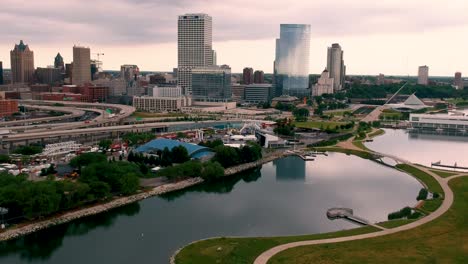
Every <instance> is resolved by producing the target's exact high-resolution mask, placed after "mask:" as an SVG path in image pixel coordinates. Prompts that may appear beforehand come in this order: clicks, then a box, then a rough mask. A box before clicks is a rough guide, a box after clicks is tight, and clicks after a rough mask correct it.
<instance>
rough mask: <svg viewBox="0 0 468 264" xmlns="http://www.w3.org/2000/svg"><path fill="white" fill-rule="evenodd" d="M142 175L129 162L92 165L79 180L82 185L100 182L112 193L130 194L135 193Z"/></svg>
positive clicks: (135, 166) (86, 168)
mask: <svg viewBox="0 0 468 264" xmlns="http://www.w3.org/2000/svg"><path fill="white" fill-rule="evenodd" d="M142 176H143V174H142V173H141V172H140V169H139V167H138V166H137V165H135V164H133V163H129V162H121V161H117V162H113V163H108V162H101V163H92V164H90V165H88V166H86V167H85V168H83V170H82V172H81V176H80V178H79V180H80V181H81V182H84V183H88V184H91V183H92V182H96V181H102V182H105V183H107V184H109V186H110V187H111V191H112V192H116V193H122V194H130V193H133V192H136V190H137V189H138V186H139V179H138V178H139V177H142Z"/></svg>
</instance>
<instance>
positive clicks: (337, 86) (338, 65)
mask: <svg viewBox="0 0 468 264" xmlns="http://www.w3.org/2000/svg"><path fill="white" fill-rule="evenodd" d="M343 53H344V52H343V50H342V49H341V46H340V44H338V43H334V44H332V46H331V47H328V53H327V70H328V72H329V73H330V78H333V92H338V91H341V90H343V88H344V81H345V75H346V66H345V65H344V60H343Z"/></svg>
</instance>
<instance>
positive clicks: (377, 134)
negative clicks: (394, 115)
mask: <svg viewBox="0 0 468 264" xmlns="http://www.w3.org/2000/svg"><path fill="white" fill-rule="evenodd" d="M383 134H385V131H384V130H383V129H378V130H377V131H375V132H372V133H370V134H369V135H367V136H369V137H370V138H375V137H377V136H380V135H383Z"/></svg>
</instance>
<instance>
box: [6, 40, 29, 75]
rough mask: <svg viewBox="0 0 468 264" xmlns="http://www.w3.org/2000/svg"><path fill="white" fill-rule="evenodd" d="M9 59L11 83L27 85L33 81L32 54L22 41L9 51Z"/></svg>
mask: <svg viewBox="0 0 468 264" xmlns="http://www.w3.org/2000/svg"><path fill="white" fill-rule="evenodd" d="M10 59H11V74H12V78H11V82H12V83H29V82H32V81H33V75H34V52H33V51H32V50H30V49H29V46H28V45H25V44H24V43H23V41H22V40H20V43H19V44H16V45H15V48H14V49H13V50H12V51H10Z"/></svg>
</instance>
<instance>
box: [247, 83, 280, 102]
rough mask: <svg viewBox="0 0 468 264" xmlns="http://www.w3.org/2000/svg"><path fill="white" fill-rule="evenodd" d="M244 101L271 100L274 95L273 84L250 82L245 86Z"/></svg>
mask: <svg viewBox="0 0 468 264" xmlns="http://www.w3.org/2000/svg"><path fill="white" fill-rule="evenodd" d="M244 94H245V95H244V97H245V98H244V101H245V102H248V103H260V102H263V103H266V102H270V101H271V99H272V98H273V95H274V90H273V86H272V85H271V84H266V83H263V84H250V85H247V86H245V90H244Z"/></svg>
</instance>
